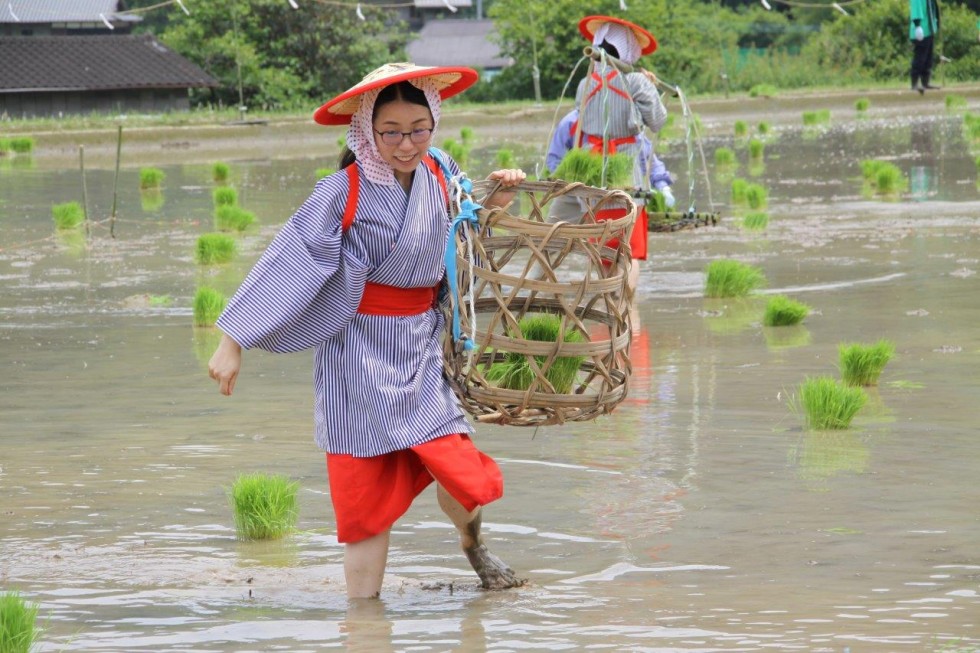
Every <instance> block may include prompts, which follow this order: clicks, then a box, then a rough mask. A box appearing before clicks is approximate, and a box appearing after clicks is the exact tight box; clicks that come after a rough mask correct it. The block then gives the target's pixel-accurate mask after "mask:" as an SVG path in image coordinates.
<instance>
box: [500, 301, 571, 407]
mask: <svg viewBox="0 0 980 653" xmlns="http://www.w3.org/2000/svg"><path fill="white" fill-rule="evenodd" d="M518 327H519V330H520V333H519V334H518V337H521V338H523V339H525V340H534V341H537V342H558V338H559V336H561V339H562V342H585V338H584V337H583V336H582V334H581V333H579V332H578V331H576V330H574V329H566V330H565V331H564V333H562V326H561V318H560V317H558V316H557V315H547V314H541V315H529V316H527V317H525V318H524V319H522V320H521V321H520V323H519V325H518ZM529 358H533V359H534V362H535V364H536V365H537V366H538V367H539V368H543V366H544V365H545V364H546V362H547V359H546V357H544V356H532V357H528V356H525V355H523V354H515V353H508V354H507V355H506V357H505V358H504V360H503V362H499V363H493V364H492V365H491V366H490V368H489V369H488V370H487V373H486V378H487V380H489V381H493V382H494V383H496V384H497V386H498V387H500V388H507V389H509V390H527V389H528V388H530V387H531V384H532V383H533V382H534V380H535V378H537V374H536V373H535V371H534V369H533V368H532V367H531V363H530V360H529ZM583 360H585V357H584V356H558V357H556V358H555V359H554V361H553V362H552V364H551V366H550V367H549V368H548V369H547V370H546V371H545V374H544V376H545V378H546V379H547V380H548V382H549V383H550V384H551V385H552V386H553V387H554V391H555V392H556V393H558V394H565V393H567V392H568V391H569V390H571V388H572V384H573V383H574V382H575V377H576V376H577V375H578V370H579V365H581V364H582V361H583Z"/></svg>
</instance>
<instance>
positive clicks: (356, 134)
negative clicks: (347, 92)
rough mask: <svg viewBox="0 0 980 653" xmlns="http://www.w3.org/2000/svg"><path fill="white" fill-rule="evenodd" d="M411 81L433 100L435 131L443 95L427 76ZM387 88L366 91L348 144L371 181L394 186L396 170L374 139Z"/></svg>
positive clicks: (353, 119) (429, 99)
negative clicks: (376, 105) (376, 111)
mask: <svg viewBox="0 0 980 653" xmlns="http://www.w3.org/2000/svg"><path fill="white" fill-rule="evenodd" d="M408 81H409V82H410V83H411V84H412V86H414V87H416V88H418V89H420V90H421V91H422V92H423V93H425V99H426V100H428V102H429V111H430V112H432V128H433V133H434V130H435V127H436V126H437V125H438V124H439V116H440V114H441V111H440V106H441V105H442V98H441V97H439V91H438V90H436V87H435V85H434V84H433V83H432V82H431V81H429V79H427V78H425V77H420V78H418V79H410V80H408ZM384 88H387V87H384V86H383V87H381V88H376V89H372V90H370V91H367V92H365V93H364V95H363V97H362V98H361V106H360V107H358V109H357V111H356V112H354V115H352V116H351V120H350V128H349V129H348V130H347V147H349V148H350V150H351V152H353V153H354V156H355V157H357V162H358V163H360V164H361V169H362V170H363V171H364V175H365V176H366V177H367V178H368V179H369V180H371V181H372V182H374V183H376V184H381V185H382V186H394V185H395V184H396V183H397V182H396V181H395V173H394V171H393V170H392V169H391V166H390V165H388V164H387V163H385V160H384V159H382V158H381V153H380V152H378V146H377V144H376V143H375V141H374V103H375V102H377V100H378V95H380V94H381V91H382V90H383V89H384Z"/></svg>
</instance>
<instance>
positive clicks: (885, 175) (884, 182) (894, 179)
mask: <svg viewBox="0 0 980 653" xmlns="http://www.w3.org/2000/svg"><path fill="white" fill-rule="evenodd" d="M907 185H908V182H907V181H906V179H905V173H903V172H902V171H901V169H900V168H899V167H898V166H896V165H894V164H891V163H886V164H885V165H883V166H881V167H880V168H878V171H877V172H876V173H875V178H874V186H875V189H876V190H877V192H879V193H882V194H885V195H887V194H890V193H899V192H901V191H902V190H904V189H905V187H906V186H907Z"/></svg>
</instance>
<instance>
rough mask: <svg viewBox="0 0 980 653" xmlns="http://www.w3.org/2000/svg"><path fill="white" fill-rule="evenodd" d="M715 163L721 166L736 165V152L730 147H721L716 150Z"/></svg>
mask: <svg viewBox="0 0 980 653" xmlns="http://www.w3.org/2000/svg"><path fill="white" fill-rule="evenodd" d="M715 163H716V164H717V165H720V166H730V165H733V164H734V163H735V151H734V150H732V149H731V148H729V147H719V148H718V149H717V150H715Z"/></svg>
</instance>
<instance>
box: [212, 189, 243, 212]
mask: <svg viewBox="0 0 980 653" xmlns="http://www.w3.org/2000/svg"><path fill="white" fill-rule="evenodd" d="M211 200H212V201H213V202H214V206H215V207H219V206H238V191H236V190H235V189H234V188H232V187H231V186H222V187H220V188H215V189H214V190H213V191H211Z"/></svg>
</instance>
